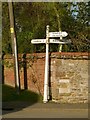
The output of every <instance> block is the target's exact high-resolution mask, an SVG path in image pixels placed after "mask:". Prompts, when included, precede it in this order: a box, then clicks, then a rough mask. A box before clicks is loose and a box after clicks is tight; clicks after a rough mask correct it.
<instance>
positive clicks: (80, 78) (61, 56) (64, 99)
mask: <svg viewBox="0 0 90 120" xmlns="http://www.w3.org/2000/svg"><path fill="white" fill-rule="evenodd" d="M89 61H90V60H89V57H88V53H58V52H56V53H50V68H49V76H50V78H49V87H50V95H51V97H52V101H55V102H59V103H87V102H88V63H89ZM4 63H5V64H4V83H5V84H8V85H12V86H15V80H14V71H13V60H12V56H10V55H9V56H5V57H4ZM44 64H45V53H35V54H27V55H26V58H23V55H19V68H20V83H21V89H24V88H25V81H26V82H27V84H26V85H27V87H26V88H27V89H29V90H32V91H34V92H37V93H40V94H42V95H43V88H44V87H43V86H44V67H45V66H44Z"/></svg>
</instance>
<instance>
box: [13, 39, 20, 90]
mask: <svg viewBox="0 0 90 120" xmlns="http://www.w3.org/2000/svg"><path fill="white" fill-rule="evenodd" d="M14 50H15V61H16V65H15V67H16V69H15V70H16V85H17V87H18V88H19V86H20V85H19V72H18V69H19V68H18V58H17V47H16V38H15V37H14Z"/></svg>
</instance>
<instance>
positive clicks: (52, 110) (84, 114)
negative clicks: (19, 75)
mask: <svg viewBox="0 0 90 120" xmlns="http://www.w3.org/2000/svg"><path fill="white" fill-rule="evenodd" d="M66 106H67V107H66ZM75 106H76V105H74V107H73V105H71V107H70V105H61V104H52V103H47V104H43V103H36V104H34V105H31V106H27V107H25V108H22V109H20V107H21V106H20V107H19V106H18V105H17V106H16V107H15V106H14V109H11V112H8V109H7V110H5V109H4V110H3V115H2V117H3V118H88V109H87V107H79V108H78V107H75ZM79 106H80V105H79Z"/></svg>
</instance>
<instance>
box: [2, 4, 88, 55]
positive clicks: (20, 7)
mask: <svg viewBox="0 0 90 120" xmlns="http://www.w3.org/2000/svg"><path fill="white" fill-rule="evenodd" d="M89 5H90V2H88V3H69V2H58V3H57V2H55V3H52V2H50V3H49V2H46V3H44V2H29V3H27V2H25V3H24V2H20V3H19V2H15V3H14V15H15V26H16V33H17V42H18V51H19V53H30V52H45V45H38V46H35V45H32V44H31V39H36V38H45V37H46V25H50V31H60V30H62V31H66V32H68V34H69V35H68V36H67V37H66V39H71V41H72V43H71V44H70V45H63V51H88V49H89V48H90V45H89V43H90V41H89V38H90V35H89V32H88V31H89V30H90V27H89V25H90V23H89V19H90V18H89V17H88V14H89V11H90V8H89ZM83 8H84V9H83ZM7 11H8V6H7V3H3V27H2V28H3V50H4V51H5V52H9V53H10V52H11V42H10V33H9V20H8V12H7ZM76 13H77V14H76ZM83 20H84V22H81V21H83ZM87 20H88V22H87ZM50 51H58V45H54V44H52V45H50Z"/></svg>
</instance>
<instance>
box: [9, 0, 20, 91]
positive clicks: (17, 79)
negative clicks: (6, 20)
mask: <svg viewBox="0 0 90 120" xmlns="http://www.w3.org/2000/svg"><path fill="white" fill-rule="evenodd" d="M9 1H10V0H9ZM8 7H9V17H10V32H11V40H12V51H13V59H14V74H15V87H16V89H17V92H19V89H20V77H19V66H18V53H17V42H16V36H15V30H14V15H13V6H12V0H11V1H10V2H8Z"/></svg>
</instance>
